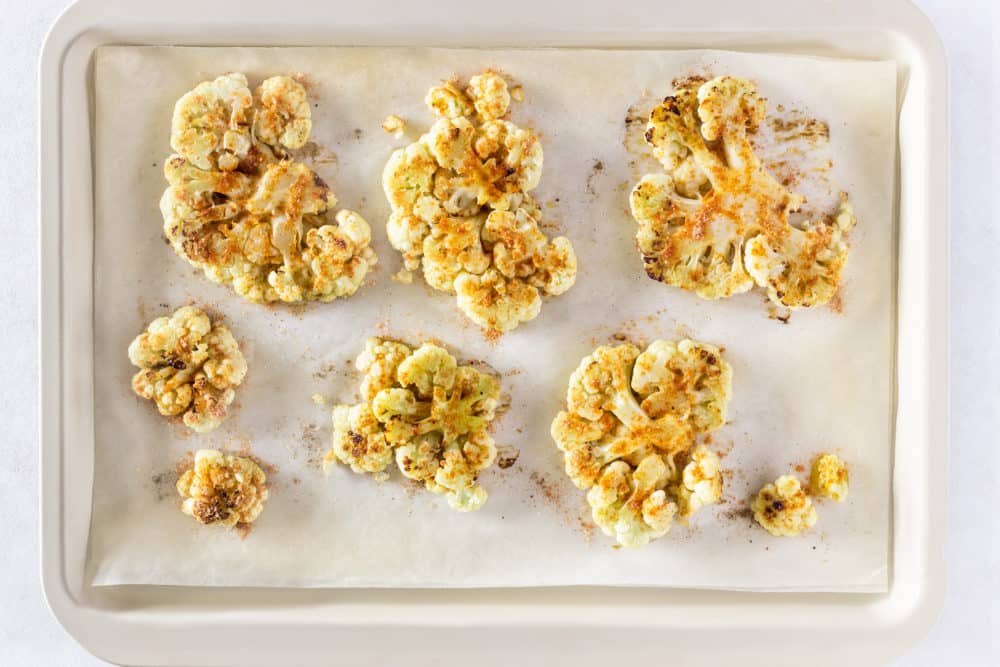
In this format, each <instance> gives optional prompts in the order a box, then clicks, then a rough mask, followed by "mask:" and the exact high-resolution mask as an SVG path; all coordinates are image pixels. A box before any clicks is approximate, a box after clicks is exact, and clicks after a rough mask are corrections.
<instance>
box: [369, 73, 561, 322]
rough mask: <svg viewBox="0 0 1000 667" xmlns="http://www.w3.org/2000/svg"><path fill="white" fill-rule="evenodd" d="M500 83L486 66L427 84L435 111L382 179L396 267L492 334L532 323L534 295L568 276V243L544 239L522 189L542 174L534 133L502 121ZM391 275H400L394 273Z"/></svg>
mask: <svg viewBox="0 0 1000 667" xmlns="http://www.w3.org/2000/svg"><path fill="white" fill-rule="evenodd" d="M510 100H511V97H510V94H509V92H508V90H507V82H506V80H505V79H504V78H503V77H502V76H500V75H499V74H497V73H495V72H489V71H487V72H484V73H483V74H480V75H477V76H474V77H472V78H471V79H470V80H469V84H468V86H467V87H466V88H465V89H464V90H463V89H462V88H461V87H460V86H459V85H458V84H457V83H456V82H455V81H448V82H446V83H444V84H442V85H440V86H436V87H434V88H432V89H431V90H430V92H429V93H428V94H427V99H426V102H427V105H428V106H429V107H430V108H431V110H432V111H433V112H434V113H435V114H436V115H437V116H439V118H438V120H437V121H436V122H435V123H434V125H433V126H432V127H431V129H430V130H429V131H428V132H427V133H426V134H424V135H423V136H421V137H420V138H419V139H418V140H417V141H416V142H414V143H412V144H410V145H408V146H406V147H405V148H400V149H398V150H396V151H395V152H394V153H393V154H392V156H391V157H390V158H389V161H388V163H387V164H386V166H385V170H384V172H383V175H382V185H383V188H384V189H385V194H386V197H387V198H388V200H389V204H390V206H391V207H392V214H391V215H390V217H389V220H388V223H387V225H386V230H387V232H388V236H389V241H390V243H391V244H392V246H393V247H394V248H395V249H396V250H398V251H399V252H400V253H402V255H403V262H404V266H405V271H407V272H409V271H415V270H417V269H418V268H421V267H422V268H423V274H424V278H425V280H426V281H427V284H428V285H430V286H431V287H433V288H434V289H436V290H440V291H443V292H447V293H450V294H455V295H456V298H457V301H458V307H459V308H460V309H461V310H462V312H463V313H464V314H465V315H466V316H467V317H468V318H469V319H471V320H472V321H473V322H475V323H476V324H478V325H479V326H481V327H483V328H484V329H486V330H488V331H492V332H506V331H511V330H513V329H514V328H516V327H517V326H518V325H520V324H521V323H523V322H527V321H530V320H532V319H534V318H535V317H536V316H537V315H538V313H539V311H540V309H541V304H542V297H543V296H555V295H559V294H562V293H563V292H565V291H566V290H568V289H569V288H570V287H572V286H573V283H574V282H575V281H576V254H575V253H574V251H573V245H572V244H571V243H570V241H569V239H567V238H566V237H563V236H559V237H556V238H554V239H549V238H548V237H547V236H546V235H545V234H544V233H543V232H542V231H541V229H540V227H539V224H540V223H541V221H542V211H541V207H539V205H538V203H537V202H535V200H534V199H532V198H531V196H530V195H529V194H528V193H529V192H530V191H531V190H533V189H534V188H535V186H537V185H538V182H539V179H540V178H541V174H542V146H541V143H540V142H539V140H538V137H537V135H536V134H535V133H534V132H532V131H531V130H527V129H523V128H520V127H518V126H517V125H515V124H514V123H511V122H510V121H507V120H504V117H505V116H506V115H507V111H508V109H509V106H510ZM400 279H401V280H403V281H404V282H405V281H407V280H408V274H407V273H403V274H401V275H400Z"/></svg>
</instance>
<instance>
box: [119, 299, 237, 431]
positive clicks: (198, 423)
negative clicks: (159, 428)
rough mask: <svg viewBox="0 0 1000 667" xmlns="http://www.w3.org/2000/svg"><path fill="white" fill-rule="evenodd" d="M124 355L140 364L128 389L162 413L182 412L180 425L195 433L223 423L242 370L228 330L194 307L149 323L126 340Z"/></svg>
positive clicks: (234, 343)
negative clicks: (141, 331) (126, 348)
mask: <svg viewBox="0 0 1000 667" xmlns="http://www.w3.org/2000/svg"><path fill="white" fill-rule="evenodd" d="M128 357H129V360H130V361H131V362H132V363H133V364H134V365H136V366H138V367H139V368H140V369H141V370H140V371H139V372H138V373H136V374H135V376H133V378H132V389H133V391H135V393H136V394H138V395H139V396H142V397H143V398H145V399H148V400H152V401H154V402H155V403H156V407H157V409H159V411H160V414H161V415H166V416H173V415H179V414H181V413H183V414H184V417H183V421H184V424H185V425H187V426H188V428H190V429H192V430H193V431H196V432H198V433H207V432H208V431H211V430H213V429H215V428H217V427H218V426H219V424H221V423H222V421H223V420H224V419H225V418H226V413H227V409H228V407H229V405H230V404H231V403H232V402H233V399H234V398H235V396H236V391H235V389H234V388H235V387H237V386H239V384H240V383H241V382H243V377H244V376H245V375H246V372H247V362H246V359H244V358H243V354H242V353H241V352H240V346H239V344H238V343H237V342H236V339H234V338H233V335H232V334H231V333H230V332H229V329H227V328H226V327H225V326H223V325H221V324H212V322H211V320H209V318H208V315H206V314H205V313H203V312H202V311H201V310H199V309H198V308H195V307H194V306H184V307H182V308H178V309H177V310H176V311H175V312H174V314H173V315H171V316H170V317H159V318H157V319H155V320H153V321H152V322H150V324H149V326H148V327H147V328H146V331H144V332H143V333H141V334H139V336H137V337H136V338H135V340H133V341H132V343H131V344H130V345H129V348H128Z"/></svg>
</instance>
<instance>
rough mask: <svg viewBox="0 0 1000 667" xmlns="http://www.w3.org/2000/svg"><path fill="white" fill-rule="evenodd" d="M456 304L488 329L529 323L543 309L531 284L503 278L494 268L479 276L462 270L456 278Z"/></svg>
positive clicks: (495, 329) (498, 329)
mask: <svg viewBox="0 0 1000 667" xmlns="http://www.w3.org/2000/svg"><path fill="white" fill-rule="evenodd" d="M455 293H456V294H457V295H458V307H459V308H461V309H462V312H463V313H465V315H466V316H467V317H468V318H469V319H470V320H472V321H473V322H475V323H476V324H478V325H479V326H481V327H483V328H484V329H486V330H488V331H500V332H506V331H512V330H513V329H516V328H517V326H518V325H519V324H521V322H530V321H531V320H533V319H535V318H536V317H537V316H538V312H539V311H540V310H541V309H542V298H541V296H540V295H539V293H538V289H537V288H535V286H534V285H529V284H528V283H525V282H522V281H520V280H517V279H508V278H505V277H504V276H503V275H502V274H501V273H500V272H499V271H497V270H496V269H489V270H488V271H486V272H485V273H483V274H482V275H481V276H477V275H474V274H471V273H463V274H461V275H459V276H458V278H456V279H455Z"/></svg>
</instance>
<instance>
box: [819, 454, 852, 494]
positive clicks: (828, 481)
mask: <svg viewBox="0 0 1000 667" xmlns="http://www.w3.org/2000/svg"><path fill="white" fill-rule="evenodd" d="M849 483H850V479H849V476H848V474H847V464H846V463H844V462H843V461H841V460H840V459H839V458H837V456H836V455H834V454H823V455H822V456H819V457H817V458H816V460H815V461H813V464H812V471H811V474H810V476H809V492H810V493H811V494H813V495H814V496H824V497H826V498H833V499H834V500H836V501H837V502H843V501H844V500H845V499H846V498H847V489H848V485H849Z"/></svg>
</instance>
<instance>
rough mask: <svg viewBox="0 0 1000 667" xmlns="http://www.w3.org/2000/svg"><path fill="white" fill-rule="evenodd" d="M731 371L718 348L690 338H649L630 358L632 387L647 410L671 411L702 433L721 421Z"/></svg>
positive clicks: (730, 380) (643, 407) (652, 411)
mask: <svg viewBox="0 0 1000 667" xmlns="http://www.w3.org/2000/svg"><path fill="white" fill-rule="evenodd" d="M732 385H733V373H732V369H731V368H730V366H729V364H727V363H726V362H725V361H723V360H722V353H721V352H720V351H719V348H717V347H715V346H714V345H708V344H706V343H698V342H696V341H693V340H687V339H685V340H682V341H681V342H679V343H677V344H676V345H675V344H674V343H670V342H668V341H664V340H657V341H653V343H651V344H650V346H649V347H648V348H646V351H645V352H643V353H642V354H640V355H639V356H638V357H637V358H636V360H635V367H634V369H633V371H632V389H633V390H635V392H636V394H638V395H639V398H640V399H641V400H642V409H643V410H645V411H646V413H647V414H649V415H652V416H659V415H661V414H666V413H670V414H673V415H674V416H676V417H678V418H680V419H683V420H686V421H688V422H689V423H690V424H691V426H692V427H693V428H694V430H695V432H696V433H707V432H708V431H714V430H716V429H717V428H719V427H720V426H722V425H723V424H724V423H725V421H726V404H727V403H728V402H729V397H730V395H731V394H732V391H733V389H732Z"/></svg>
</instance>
